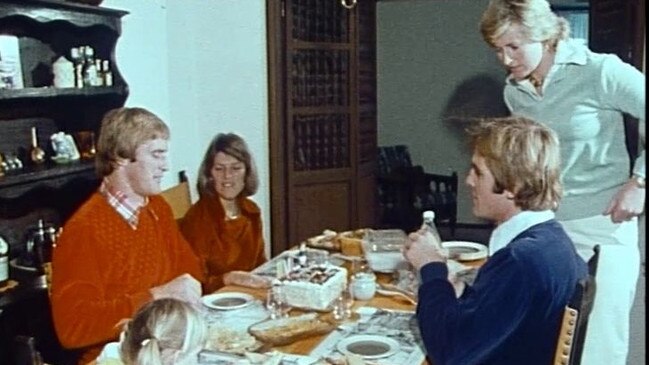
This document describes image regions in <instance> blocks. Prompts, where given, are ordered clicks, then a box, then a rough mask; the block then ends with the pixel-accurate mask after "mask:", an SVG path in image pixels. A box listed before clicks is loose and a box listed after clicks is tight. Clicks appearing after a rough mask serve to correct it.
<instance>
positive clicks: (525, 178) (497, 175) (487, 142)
mask: <svg viewBox="0 0 649 365" xmlns="http://www.w3.org/2000/svg"><path fill="white" fill-rule="evenodd" d="M468 134H469V141H470V144H471V147H472V149H473V151H474V153H476V154H478V155H479V156H482V157H483V158H484V159H485V163H486V165H487V167H488V168H489V170H490V171H491V173H492V174H493V176H494V180H495V185H494V193H497V194H500V193H502V192H503V191H504V190H508V191H510V192H512V193H514V202H515V203H516V205H517V206H519V207H520V208H521V209H523V210H535V211H539V210H546V209H552V210H556V208H557V207H558V205H559V201H560V200H561V194H562V189H561V180H560V173H561V172H560V164H561V159H560V152H559V139H558V138H557V135H556V133H555V132H554V131H552V130H551V129H549V128H548V127H545V126H543V125H541V124H539V123H536V122H534V121H533V120H531V119H527V118H523V117H507V118H489V119H484V120H482V121H480V122H478V123H477V124H476V125H473V126H472V127H469V129H468Z"/></svg>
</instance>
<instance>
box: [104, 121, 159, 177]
mask: <svg viewBox="0 0 649 365" xmlns="http://www.w3.org/2000/svg"><path fill="white" fill-rule="evenodd" d="M157 138H161V139H169V128H168V127H167V125H166V124H165V123H164V122H163V121H162V119H160V118H158V116H157V115H155V114H153V113H151V112H150V111H148V110H146V109H143V108H117V109H113V110H110V111H108V112H107V113H106V114H105V115H104V118H103V120H102V121H101V129H100V131H99V138H98V140H97V157H96V158H95V167H96V169H97V174H98V175H99V176H100V177H103V176H107V175H110V174H111V173H112V172H113V170H114V168H115V163H116V162H117V161H118V160H119V159H127V160H131V161H133V160H134V159H135V150H136V149H137V148H138V147H139V146H140V145H141V144H143V143H145V142H147V141H150V140H152V139H157Z"/></svg>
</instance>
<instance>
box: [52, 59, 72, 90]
mask: <svg viewBox="0 0 649 365" xmlns="http://www.w3.org/2000/svg"><path fill="white" fill-rule="evenodd" d="M52 73H53V74H54V87H58V88H68V87H74V86H75V79H74V64H73V63H72V62H70V61H68V59H67V58H65V56H61V57H59V58H58V59H57V60H56V61H55V62H54V63H53V64H52Z"/></svg>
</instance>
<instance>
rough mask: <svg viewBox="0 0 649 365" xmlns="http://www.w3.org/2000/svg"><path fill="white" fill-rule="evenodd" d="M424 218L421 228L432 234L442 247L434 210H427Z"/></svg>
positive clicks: (423, 215)
mask: <svg viewBox="0 0 649 365" xmlns="http://www.w3.org/2000/svg"><path fill="white" fill-rule="evenodd" d="M422 218H423V221H424V223H423V224H422V226H421V227H422V228H425V229H426V230H427V231H428V232H430V233H431V234H432V235H433V236H434V237H435V239H436V240H437V243H438V244H440V245H441V244H442V238H441V236H440V235H439V231H438V230H437V226H436V225H435V212H433V211H432V210H427V211H425V212H424V213H422Z"/></svg>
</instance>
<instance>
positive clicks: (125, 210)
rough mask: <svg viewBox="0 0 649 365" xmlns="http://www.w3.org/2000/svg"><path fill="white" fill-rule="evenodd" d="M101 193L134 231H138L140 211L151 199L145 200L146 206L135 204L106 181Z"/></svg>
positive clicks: (100, 189) (100, 190)
mask: <svg viewBox="0 0 649 365" xmlns="http://www.w3.org/2000/svg"><path fill="white" fill-rule="evenodd" d="M99 193H100V194H101V195H103V196H104V198H106V201H107V202H108V205H110V206H111V207H113V209H115V211H116V212H117V214H119V215H120V216H121V217H122V218H124V220H125V221H126V222H127V223H128V225H129V226H131V228H133V229H134V230H135V229H137V223H138V217H139V214H140V210H142V208H143V207H145V206H146V205H147V204H148V203H149V198H145V200H144V204H134V203H133V202H132V201H130V200H129V199H128V197H127V196H126V194H124V193H123V192H121V191H119V190H116V189H114V188H113V187H112V186H110V184H108V182H107V181H106V180H104V181H103V182H102V183H101V187H99Z"/></svg>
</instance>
